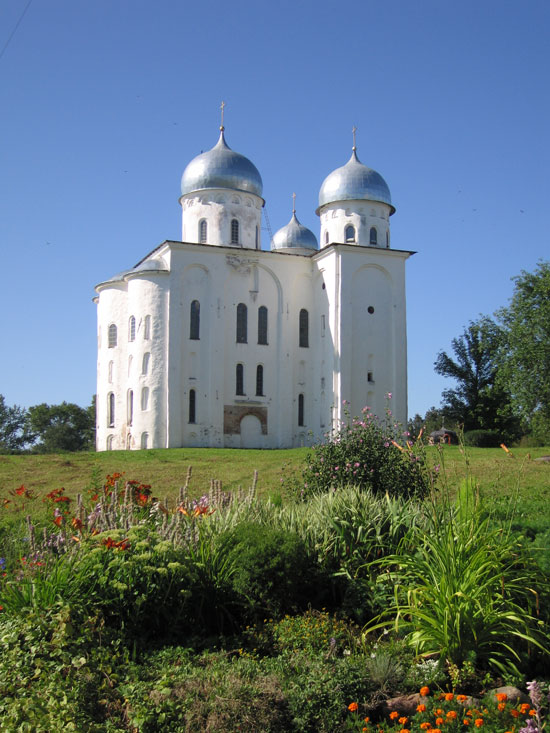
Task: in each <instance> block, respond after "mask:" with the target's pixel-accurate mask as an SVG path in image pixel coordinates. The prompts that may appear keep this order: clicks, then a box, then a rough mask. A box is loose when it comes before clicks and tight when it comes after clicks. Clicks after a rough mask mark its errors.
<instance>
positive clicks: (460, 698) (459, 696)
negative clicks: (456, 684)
mask: <svg viewBox="0 0 550 733" xmlns="http://www.w3.org/2000/svg"><path fill="white" fill-rule="evenodd" d="M456 699H457V701H458V702H466V700H467V699H468V697H467V696H466V695H457V696H456Z"/></svg>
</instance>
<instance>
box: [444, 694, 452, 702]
mask: <svg viewBox="0 0 550 733" xmlns="http://www.w3.org/2000/svg"><path fill="white" fill-rule="evenodd" d="M453 699H454V695H453V693H452V692H447V693H446V695H445V700H447V701H449V702H450V701H451V700H453Z"/></svg>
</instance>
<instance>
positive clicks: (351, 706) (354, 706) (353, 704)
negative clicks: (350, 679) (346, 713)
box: [348, 702, 359, 713]
mask: <svg viewBox="0 0 550 733" xmlns="http://www.w3.org/2000/svg"><path fill="white" fill-rule="evenodd" d="M358 707H359V705H358V704H357V703H356V702H350V704H349V705H348V710H350V711H351V712H352V713H355V712H356V711H357V708H358Z"/></svg>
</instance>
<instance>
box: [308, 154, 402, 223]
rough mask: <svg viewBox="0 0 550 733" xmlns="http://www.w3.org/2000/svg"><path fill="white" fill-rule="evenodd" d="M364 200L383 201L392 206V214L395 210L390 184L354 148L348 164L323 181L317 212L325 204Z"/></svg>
mask: <svg viewBox="0 0 550 733" xmlns="http://www.w3.org/2000/svg"><path fill="white" fill-rule="evenodd" d="M363 200H366V201H381V202H382V203H384V204H388V205H389V206H391V212H390V213H391V214H393V213H394V212H395V207H394V206H393V205H392V202H391V194H390V189H389V188H388V184H387V183H386V181H385V180H384V179H383V178H382V176H381V175H380V173H377V172H376V171H375V170H373V169H372V168H367V166H366V165H363V163H361V161H360V160H359V158H358V157H357V154H356V152H355V148H354V149H353V152H352V154H351V158H350V159H349V160H348V162H347V163H346V165H343V166H341V167H340V168H337V169H336V170H335V171H332V173H330V174H329V175H328V176H327V177H326V178H325V180H324V181H323V185H322V186H321V190H320V191H319V208H318V209H317V214H318V213H319V210H320V209H321V207H322V206H324V205H325V204H331V203H334V202H335V201H363Z"/></svg>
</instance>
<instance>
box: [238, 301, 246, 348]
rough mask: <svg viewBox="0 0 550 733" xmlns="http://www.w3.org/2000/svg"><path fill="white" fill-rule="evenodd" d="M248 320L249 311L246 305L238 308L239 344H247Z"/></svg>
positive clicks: (242, 304)
mask: <svg viewBox="0 0 550 733" xmlns="http://www.w3.org/2000/svg"><path fill="white" fill-rule="evenodd" d="M247 320H248V309H247V307H246V305H245V304H244V303H239V305H238V306H237V343H238V344H246V342H247V339H248V336H247Z"/></svg>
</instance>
